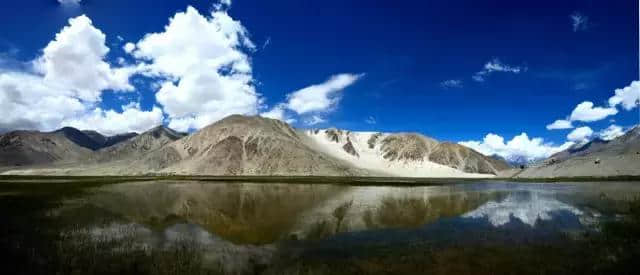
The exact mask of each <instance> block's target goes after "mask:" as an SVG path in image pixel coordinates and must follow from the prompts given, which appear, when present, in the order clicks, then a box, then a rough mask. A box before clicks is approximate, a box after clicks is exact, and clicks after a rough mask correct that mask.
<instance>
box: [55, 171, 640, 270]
mask: <svg viewBox="0 0 640 275" xmlns="http://www.w3.org/2000/svg"><path fill="white" fill-rule="evenodd" d="M639 191H640V190H639V188H638V187H637V186H635V185H631V184H618V183H611V184H608V185H606V186H605V185H599V184H589V183H580V184H554V185H542V184H510V183H477V184H458V185H450V186H426V187H388V186H345V185H333V184H257V183H200V182H142V183H123V184H116V185H108V186H103V187H99V188H96V189H93V190H92V192H90V194H89V195H87V196H85V197H84V198H82V199H76V200H71V201H68V202H67V203H66V204H65V205H64V206H63V207H61V208H60V209H58V210H57V211H54V212H55V213H57V215H60V216H74V215H77V216H102V217H104V219H103V220H102V221H101V222H99V223H92V222H87V223H86V224H84V225H82V224H81V223H79V224H81V225H79V226H80V227H79V228H76V229H74V231H73V232H67V234H69V235H71V236H85V237H87V236H88V238H90V239H92V240H93V241H96V242H105V241H110V242H122V243H125V242H129V243H130V246H129V247H141V248H142V249H158V248H160V249H171V248H172V247H174V246H180V245H183V244H185V243H188V244H193V245H194V247H197V248H198V251H199V252H198V253H199V257H201V258H202V263H203V264H204V265H205V266H210V267H215V268H217V269H219V270H223V271H224V272H225V273H251V272H252V270H253V269H252V268H255V267H256V266H266V265H268V264H269V263H270V262H272V261H274V257H287V258H290V259H295V258H296V257H308V256H309V255H311V256H319V255H323V257H324V256H327V255H328V256H329V257H338V256H340V255H342V256H346V255H350V256H354V255H358V254H362V253H367V249H366V247H368V246H371V245H376V246H378V247H380V246H387V247H390V248H392V247H407V245H409V246H412V245H420V244H430V245H434V247H435V246H443V245H444V246H447V245H460V244H464V243H469V244H471V243H477V242H489V243H491V242H494V243H510V242H511V243H517V242H519V241H520V240H527V241H531V240H533V241H536V240H537V241H542V240H549V239H554V238H555V237H554V236H560V234H564V233H566V232H576V231H584V230H591V229H594V228H595V227H594V225H596V224H597V223H598V220H599V219H602V218H611V217H615V215H616V214H617V212H616V211H618V207H619V205H618V204H617V203H616V202H619V201H627V200H629V199H631V197H630V196H629V194H634V192H635V194H637V193H640V192H639ZM114 247H115V249H119V248H118V246H114Z"/></svg>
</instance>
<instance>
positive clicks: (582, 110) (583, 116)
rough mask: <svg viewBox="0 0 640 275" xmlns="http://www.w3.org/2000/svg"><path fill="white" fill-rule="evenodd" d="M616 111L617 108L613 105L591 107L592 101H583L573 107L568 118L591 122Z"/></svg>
mask: <svg viewBox="0 0 640 275" xmlns="http://www.w3.org/2000/svg"><path fill="white" fill-rule="evenodd" d="M617 113H618V110H617V109H616V108H615V107H607V108H604V107H593V102H590V101H584V102H582V103H580V104H578V106H576V108H575V109H573V112H571V116H570V119H571V120H572V121H584V122H592V121H598V120H602V119H604V118H606V117H608V116H612V115H615V114H617Z"/></svg>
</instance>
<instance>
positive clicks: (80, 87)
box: [34, 15, 134, 102]
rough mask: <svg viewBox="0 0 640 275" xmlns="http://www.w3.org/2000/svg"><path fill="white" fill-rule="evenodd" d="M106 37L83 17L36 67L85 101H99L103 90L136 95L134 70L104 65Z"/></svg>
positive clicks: (73, 21) (71, 23) (66, 29)
mask: <svg viewBox="0 0 640 275" xmlns="http://www.w3.org/2000/svg"><path fill="white" fill-rule="evenodd" d="M108 52H109V48H107V46H106V45H105V35H104V33H102V31H100V30H98V29H96V28H95V27H94V26H93V23H92V22H91V19H89V18H88V17H86V16H84V15H81V16H78V17H76V18H72V19H69V25H68V26H66V27H64V28H63V29H62V31H60V32H59V33H58V34H56V37H55V39H54V40H53V41H51V42H49V44H48V45H47V46H46V47H45V48H44V50H43V55H42V56H41V57H40V58H38V59H37V60H36V61H35V62H34V64H35V67H36V70H37V71H38V72H39V73H42V74H43V75H44V80H45V81H46V82H49V83H52V84H53V85H56V86H60V87H64V88H66V89H68V90H71V91H73V92H74V93H75V95H76V96H77V97H78V98H80V99H82V100H84V101H92V102H93V101H97V100H98V99H99V97H100V94H101V92H102V91H103V90H106V89H112V90H119V91H132V90H133V86H131V85H130V84H129V77H130V76H131V74H132V73H133V72H134V71H133V70H132V69H131V68H112V67H111V66H110V65H109V64H108V63H107V62H105V61H104V58H105V56H106V55H107V53H108Z"/></svg>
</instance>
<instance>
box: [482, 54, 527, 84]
mask: <svg viewBox="0 0 640 275" xmlns="http://www.w3.org/2000/svg"><path fill="white" fill-rule="evenodd" d="M523 71H527V67H520V66H512V65H508V64H505V63H502V62H501V61H500V60H499V59H497V58H495V59H493V60H491V61H489V62H487V63H486V64H484V68H482V70H480V71H478V72H477V73H475V74H474V75H473V76H471V78H472V79H473V80H474V81H477V82H484V81H485V80H486V78H487V77H488V76H489V75H491V74H493V73H495V72H502V73H513V74H519V73H521V72H523Z"/></svg>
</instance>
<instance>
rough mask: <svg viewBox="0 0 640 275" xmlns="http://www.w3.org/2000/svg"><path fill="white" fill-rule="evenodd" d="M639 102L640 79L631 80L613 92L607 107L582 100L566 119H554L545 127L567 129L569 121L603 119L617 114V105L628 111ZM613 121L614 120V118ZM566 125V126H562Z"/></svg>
mask: <svg viewBox="0 0 640 275" xmlns="http://www.w3.org/2000/svg"><path fill="white" fill-rule="evenodd" d="M638 104H640V81H633V82H631V84H629V86H627V87H624V88H622V89H616V90H615V94H614V95H613V96H612V97H610V98H609V106H608V107H593V105H594V104H593V102H590V101H584V102H582V103H580V104H578V105H577V106H576V108H575V109H574V110H573V112H571V115H570V116H569V121H567V120H556V121H555V122H554V123H552V124H549V125H547V129H549V130H552V129H568V128H571V127H569V125H571V123H570V122H571V121H584V122H593V121H598V120H602V119H605V118H606V117H608V116H613V115H616V114H618V109H617V106H618V105H621V106H622V108H623V109H625V110H627V111H629V110H631V109H633V108H635V107H636V106H638ZM614 121H615V120H614ZM563 126H567V127H568V128H563Z"/></svg>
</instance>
